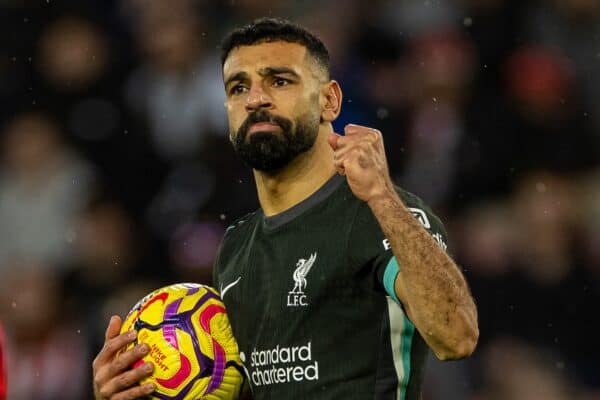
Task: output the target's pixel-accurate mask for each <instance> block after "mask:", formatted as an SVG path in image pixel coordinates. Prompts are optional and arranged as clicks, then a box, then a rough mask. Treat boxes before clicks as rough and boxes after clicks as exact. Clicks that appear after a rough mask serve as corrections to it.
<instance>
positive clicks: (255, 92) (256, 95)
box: [246, 85, 273, 112]
mask: <svg viewBox="0 0 600 400" xmlns="http://www.w3.org/2000/svg"><path fill="white" fill-rule="evenodd" d="M272 105H273V104H272V102H271V98H270V97H269V95H268V94H267V93H265V91H264V90H263V89H262V88H261V87H260V86H259V85H253V86H252V87H251V88H250V90H249V91H248V97H247V98H246V111H248V112H252V111H258V110H260V109H267V108H271V107H272Z"/></svg>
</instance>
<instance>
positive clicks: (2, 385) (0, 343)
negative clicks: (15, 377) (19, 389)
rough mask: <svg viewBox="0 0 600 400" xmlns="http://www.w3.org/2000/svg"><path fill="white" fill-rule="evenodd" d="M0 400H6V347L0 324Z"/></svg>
mask: <svg viewBox="0 0 600 400" xmlns="http://www.w3.org/2000/svg"><path fill="white" fill-rule="evenodd" d="M0 400H6V345H5V344H4V330H3V329H2V324H0Z"/></svg>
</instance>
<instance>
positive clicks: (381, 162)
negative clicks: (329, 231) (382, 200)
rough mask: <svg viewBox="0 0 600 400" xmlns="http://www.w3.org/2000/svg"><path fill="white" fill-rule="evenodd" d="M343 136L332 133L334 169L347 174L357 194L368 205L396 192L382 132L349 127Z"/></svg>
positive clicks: (353, 190) (330, 143)
mask: <svg viewBox="0 0 600 400" xmlns="http://www.w3.org/2000/svg"><path fill="white" fill-rule="evenodd" d="M344 133H345V136H340V135H338V134H337V133H332V134H331V136H330V137H329V145H330V146H331V148H332V149H333V151H334V154H333V163H334V165H335V168H336V170H337V171H338V173H339V174H341V175H346V179H347V180H348V184H349V185H350V189H352V192H353V193H354V195H355V196H356V197H358V198H359V199H361V200H363V201H366V202H369V201H370V200H372V199H374V198H377V197H380V196H383V195H386V194H388V193H391V192H394V186H393V184H392V180H391V178H390V174H389V170H388V165H387V160H386V158H385V149H384V147H383V137H382V135H381V132H379V131H378V130H377V129H372V128H368V127H366V126H360V125H353V124H349V125H346V127H345V128H344Z"/></svg>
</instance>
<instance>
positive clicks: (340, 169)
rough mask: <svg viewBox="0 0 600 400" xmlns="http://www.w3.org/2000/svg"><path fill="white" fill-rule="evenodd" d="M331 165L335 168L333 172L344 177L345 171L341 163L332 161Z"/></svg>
mask: <svg viewBox="0 0 600 400" xmlns="http://www.w3.org/2000/svg"><path fill="white" fill-rule="evenodd" d="M333 165H334V166H335V170H336V171H337V173H338V174H340V175H342V176H343V175H346V169H345V168H344V162H343V161H337V160H336V161H334V162H333Z"/></svg>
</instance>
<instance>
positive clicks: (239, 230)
mask: <svg viewBox="0 0 600 400" xmlns="http://www.w3.org/2000/svg"><path fill="white" fill-rule="evenodd" d="M256 218H258V210H257V211H253V212H251V213H248V214H246V215H244V216H243V217H241V218H238V219H237V220H235V221H233V222H232V223H231V224H230V225H229V226H228V227H227V228H226V229H225V235H224V236H223V243H225V242H228V241H235V240H236V239H239V238H241V237H244V236H245V234H246V233H248V231H249V230H251V229H252V227H253V226H254V222H255V221H256Z"/></svg>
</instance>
